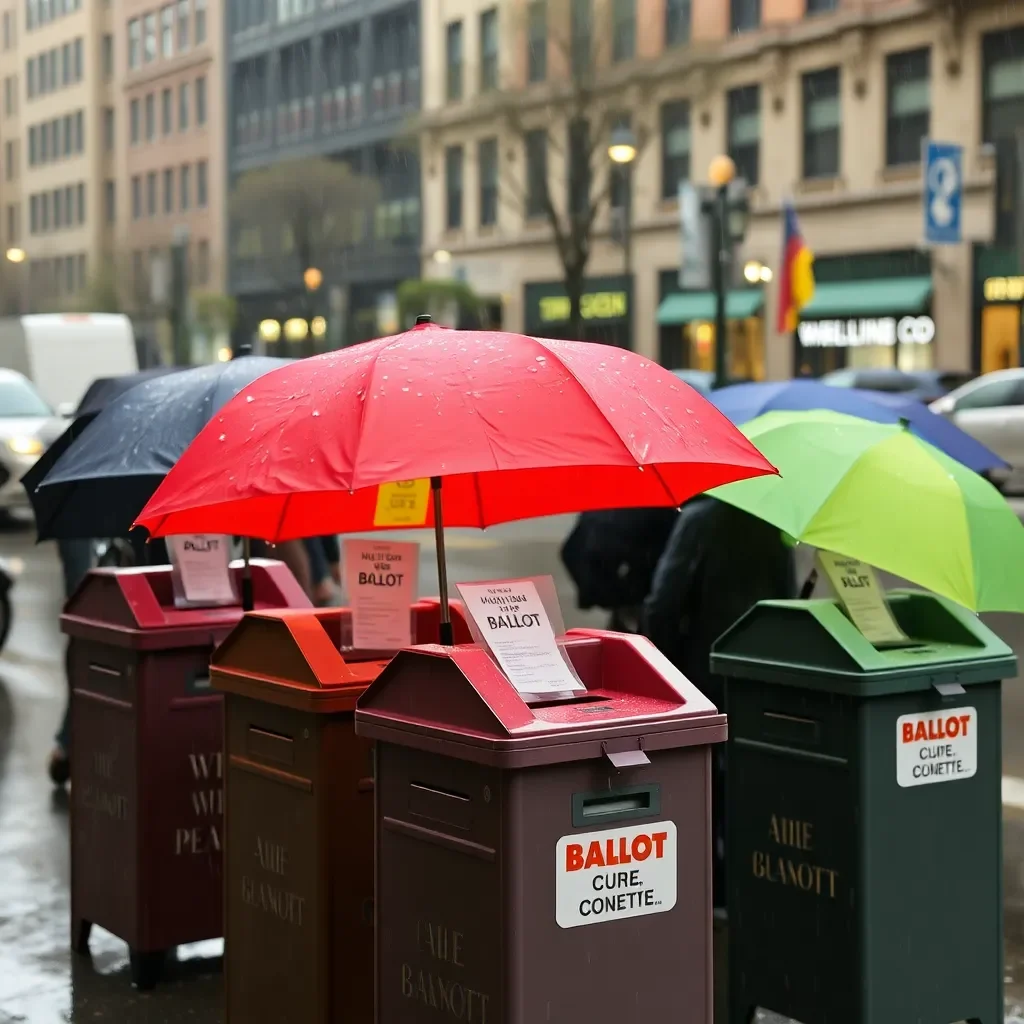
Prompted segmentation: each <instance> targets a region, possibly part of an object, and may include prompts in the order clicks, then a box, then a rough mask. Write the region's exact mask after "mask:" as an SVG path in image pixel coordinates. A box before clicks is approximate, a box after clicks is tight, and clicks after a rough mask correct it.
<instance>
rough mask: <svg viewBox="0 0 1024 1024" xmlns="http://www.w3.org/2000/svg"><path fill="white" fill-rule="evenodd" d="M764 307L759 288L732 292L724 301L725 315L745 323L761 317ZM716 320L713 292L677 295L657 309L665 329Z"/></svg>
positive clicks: (677, 293)
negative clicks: (750, 319)
mask: <svg viewBox="0 0 1024 1024" xmlns="http://www.w3.org/2000/svg"><path fill="white" fill-rule="evenodd" d="M763 305H764V293H763V292H762V291H761V289H760V288H747V289H744V290H743V291H736V292H729V294H728V296H726V300H725V315H726V316H727V317H728V318H729V319H730V320H744V319H746V317H748V316H756V315H757V314H758V313H760V312H761V307H762V306H763ZM714 319H715V293H714V292H676V293H675V294H673V295H667V296H666V297H665V298H664V299H663V300H662V303H661V305H660V306H659V307H658V323H659V324H661V325H662V326H663V327H677V326H679V325H681V324H688V323H690V322H691V321H693V320H714Z"/></svg>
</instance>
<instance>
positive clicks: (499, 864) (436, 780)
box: [356, 630, 726, 1024]
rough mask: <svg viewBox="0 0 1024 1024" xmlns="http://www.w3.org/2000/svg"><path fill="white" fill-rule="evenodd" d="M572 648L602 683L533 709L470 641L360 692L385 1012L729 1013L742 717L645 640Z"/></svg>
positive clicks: (461, 1015) (615, 639)
mask: <svg viewBox="0 0 1024 1024" xmlns="http://www.w3.org/2000/svg"><path fill="white" fill-rule="evenodd" d="M559 642H560V643H562V644H564V650H565V653H566V655H567V656H568V658H569V660H570V661H571V663H572V665H573V667H574V668H575V670H576V673H577V675H578V676H579V678H580V680H581V681H582V683H583V684H584V686H585V687H586V692H580V693H578V694H577V695H575V696H572V697H569V698H562V699H553V700H550V701H547V702H534V703H530V704H527V703H526V702H525V701H524V700H523V698H522V697H521V696H520V694H519V693H518V692H517V691H516V689H515V688H514V687H513V685H512V684H511V683H510V682H509V681H508V679H507V678H506V677H505V676H504V675H503V674H502V672H501V671H500V670H499V669H498V667H497V666H496V664H495V663H494V662H493V661H492V660H491V658H490V656H489V655H488V653H487V652H486V650H484V649H483V648H482V647H480V646H478V645H476V644H468V645H465V646H459V647H439V646H428V647H417V648H411V649H408V650H405V651H400V652H399V653H398V654H397V655H396V656H395V658H394V660H393V661H392V662H391V663H390V664H389V665H388V666H387V668H385V669H384V671H383V672H382V673H381V674H380V676H379V677H378V678H377V679H376V680H375V681H374V682H373V683H371V684H370V686H369V687H368V688H367V689H366V691H365V692H364V693H363V695H362V696H361V697H360V698H359V701H358V704H357V708H356V732H357V734H360V735H363V736H367V737H369V738H371V739H373V740H376V741H377V748H376V749H377V757H376V775H375V797H374V799H375V808H376V824H375V846H376V870H377V877H376V889H375V914H376V922H375V924H376V935H375V943H376V951H377V955H376V965H375V971H376V1021H377V1022H378V1024H393V1022H396V1021H401V1022H402V1024H419V1022H422V1024H436V1022H437V1021H438V1020H441V1019H445V1018H447V1019H450V1020H459V1021H465V1022H472V1024H537V1022H540V1021H557V1022H575V1021H587V1022H588V1024H603V1022H605V1021H607V1022H608V1024H649V1022H650V1021H652V1020H654V1021H661V1020H666V1021H667V1020H671V1021H675V1022H680V1024H683V1022H685V1024H709V1022H710V1021H711V1019H712V988H711V966H712V952H711V918H712V915H711V797H710V761H711V758H710V744H713V743H720V742H722V741H723V740H724V739H725V735H726V724H725V716H724V715H722V714H719V713H718V711H717V710H716V709H715V707H714V706H713V705H712V704H711V703H710V701H708V700H707V698H706V697H704V695H703V694H701V693H700V692H699V691H698V690H697V689H696V688H695V687H694V686H693V685H692V684H691V683H690V682H689V681H688V680H686V679H685V678H684V677H683V676H682V675H681V674H680V673H679V672H678V671H677V670H676V669H675V668H674V667H673V666H672V665H671V663H670V662H669V661H668V660H667V659H666V658H665V657H664V656H663V655H661V654H660V653H659V652H658V650H657V649H656V648H655V647H654V645H653V644H651V642H650V641H649V640H647V639H646V638H644V637H639V636H631V635H625V634H619V633H610V632H605V631H601V630H570V631H569V632H568V633H567V634H566V635H565V637H564V639H563V640H561V641H559Z"/></svg>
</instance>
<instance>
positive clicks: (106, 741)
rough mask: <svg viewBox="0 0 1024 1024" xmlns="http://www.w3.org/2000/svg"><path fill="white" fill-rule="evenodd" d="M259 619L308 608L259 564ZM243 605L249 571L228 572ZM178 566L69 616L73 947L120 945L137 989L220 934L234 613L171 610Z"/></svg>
mask: <svg viewBox="0 0 1024 1024" xmlns="http://www.w3.org/2000/svg"><path fill="white" fill-rule="evenodd" d="M250 564H251V572H252V584H253V597H254V603H255V607H256V608H278V607H285V606H287V607H296V608H308V607H310V602H309V599H308V598H307V597H306V595H305V593H304V591H303V590H302V588H301V587H300V586H299V584H298V583H297V582H296V581H295V579H294V577H293V576H292V574H291V572H289V570H288V569H287V567H286V566H285V565H283V564H282V563H281V562H275V561H269V560H264V559H253V560H252V561H251V563H250ZM231 571H232V573H234V575H235V577H236V580H235V582H236V584H237V591H238V592H241V572H242V570H241V566H240V564H238V563H235V564H234V565H233V566H232V569H231ZM171 575H172V570H171V567H170V566H142V567H138V568H131V569H94V570H92V571H91V572H90V573H89V575H88V576H87V577H86V578H85V580H84V581H83V582H82V584H81V586H80V587H79V588H78V590H76V591H75V593H74V594H73V595H72V596H71V598H70V600H69V601H68V603H67V605H66V606H65V609H64V613H63V614H62V615H61V629H62V630H63V631H64V632H65V633H66V634H67V635H68V637H69V646H68V673H69V678H70V682H71V690H72V699H71V751H70V755H71V780H72V785H71V944H72V947H73V948H74V949H75V950H76V951H77V952H81V953H84V952H87V951H88V942H89V932H90V929H91V928H92V926H93V925H94V924H97V925H99V926H100V927H102V928H106V929H107V930H108V931H110V932H113V934H115V935H117V936H118V937H120V938H122V939H124V941H125V942H127V943H128V947H129V950H130V954H131V968H132V980H133V981H134V982H135V984H136V985H138V986H139V987H140V988H148V987H151V986H152V985H153V984H154V983H155V982H156V981H157V980H158V978H159V973H160V967H161V965H162V963H163V958H164V954H165V952H166V951H167V950H169V949H171V948H172V947H174V946H178V945H182V944H184V943H188V942H198V941H200V940H202V939H209V938H217V937H219V936H221V935H222V934H223V929H222V923H221V921H222V892H221V878H222V871H221V861H222V846H223V842H222V836H223V826H222V818H223V795H222V793H223V749H224V702H223V699H222V697H221V696H220V694H218V693H215V692H213V691H212V690H211V688H210V668H209V663H210V655H211V653H212V651H213V648H214V647H215V646H216V645H217V644H218V643H219V642H220V641H221V640H222V639H223V638H224V637H225V636H227V634H228V632H229V631H230V630H231V629H232V628H233V627H234V626H235V625H236V624H237V623H238V620H239V619H240V618H241V616H242V609H241V607H240V606H239V605H227V606H221V607H217V608H176V607H175V603H174V594H173V587H172V580H171Z"/></svg>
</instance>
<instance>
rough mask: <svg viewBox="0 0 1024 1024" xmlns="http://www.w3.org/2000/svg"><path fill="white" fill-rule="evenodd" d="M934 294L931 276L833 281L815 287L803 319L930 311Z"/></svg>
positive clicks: (906, 314)
mask: <svg viewBox="0 0 1024 1024" xmlns="http://www.w3.org/2000/svg"><path fill="white" fill-rule="evenodd" d="M931 297H932V279H931V278H930V277H890V278H881V279H878V280H873V281H835V282H829V283H827V284H819V285H817V286H816V287H815V289H814V298H813V299H811V301H810V302H808V303H807V305H806V306H804V308H803V309H802V310H801V311H800V319H801V320H845V319H848V318H849V319H854V318H856V317H871V316H910V315H917V314H919V313H926V312H927V311H928V304H929V302H930V301H931Z"/></svg>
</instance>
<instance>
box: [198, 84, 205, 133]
mask: <svg viewBox="0 0 1024 1024" xmlns="http://www.w3.org/2000/svg"><path fill="white" fill-rule="evenodd" d="M196 124H206V76H205V75H204V76H202V77H200V78H197V79H196Z"/></svg>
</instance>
